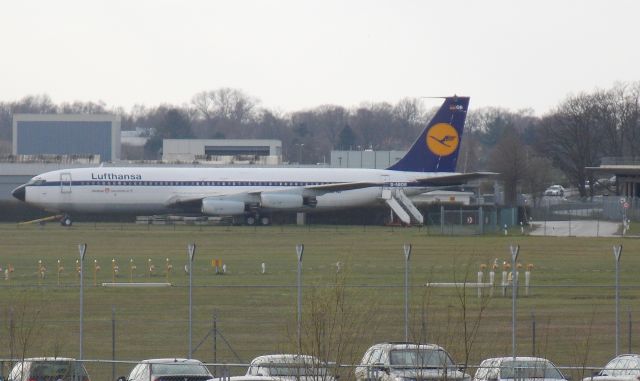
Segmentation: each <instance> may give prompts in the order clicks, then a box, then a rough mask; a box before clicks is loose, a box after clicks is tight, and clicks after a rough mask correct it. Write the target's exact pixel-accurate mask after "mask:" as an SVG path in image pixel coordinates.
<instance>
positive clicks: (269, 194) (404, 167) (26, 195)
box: [13, 96, 490, 225]
mask: <svg viewBox="0 0 640 381" xmlns="http://www.w3.org/2000/svg"><path fill="white" fill-rule="evenodd" d="M468 105H469V98H468V97H458V96H453V97H447V98H444V102H443V104H442V106H441V107H440V109H439V110H438V111H437V113H436V114H435V116H434V117H433V118H432V120H431V121H430V122H429V123H428V125H427V126H426V128H425V129H424V130H423V131H422V133H421V134H420V136H419V137H418V139H417V140H416V141H415V143H414V144H413V146H412V147H411V148H410V149H409V151H408V152H407V154H406V155H405V156H404V157H403V158H402V159H400V161H398V162H397V163H396V164H394V165H392V166H391V167H389V168H387V169H384V170H380V169H354V168H176V167H97V168H76V169H63V170H57V171H52V172H47V173H44V174H41V175H38V176H35V177H33V178H32V179H31V180H30V181H29V182H27V183H26V184H24V185H21V186H19V187H18V188H16V189H14V190H13V196H14V197H16V198H17V199H19V200H21V201H24V202H27V203H29V204H32V205H35V206H37V207H40V208H42V209H45V210H47V211H51V212H56V213H62V214H64V217H63V219H62V220H61V223H62V224H63V225H71V223H72V220H71V217H70V215H71V214H73V213H128V214H165V213H175V214H180V213H185V214H186V213H199V214H203V215H210V216H219V215H222V216H229V215H243V216H245V221H246V223H248V224H264V225H266V224H269V223H270V213H271V212H274V211H304V212H312V211H323V210H335V209H343V208H353V207H362V206H367V205H373V204H383V203H386V204H387V205H389V206H390V207H391V208H392V210H393V211H394V212H395V213H396V215H397V216H398V217H399V218H400V219H401V220H402V221H403V222H404V223H407V224H409V223H411V222H412V221H413V222H415V223H419V224H421V223H422V222H423V217H422V215H421V214H420V212H419V211H418V210H417V209H416V208H415V206H414V205H413V203H412V202H411V200H410V199H409V198H408V197H407V196H412V195H416V194H420V193H423V192H425V191H427V190H429V189H430V188H433V187H441V186H450V185H460V184H463V183H465V182H466V181H468V180H471V179H476V178H480V177H484V176H488V175H490V174H488V173H482V172H476V173H456V172H454V171H455V167H456V161H457V157H458V152H459V150H460V139H461V137H462V133H463V128H464V122H465V118H466V114H467V107H468Z"/></svg>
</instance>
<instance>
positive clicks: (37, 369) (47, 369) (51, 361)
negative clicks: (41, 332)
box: [8, 357, 89, 381]
mask: <svg viewBox="0 0 640 381" xmlns="http://www.w3.org/2000/svg"><path fill="white" fill-rule="evenodd" d="M76 375H78V376H77V377H76ZM28 380H52V381H74V380H80V381H89V375H88V374H87V370H86V369H85V367H84V365H83V364H82V363H79V362H77V361H76V360H75V359H72V358H67V357H36V358H27V359H24V360H22V361H19V362H17V363H16V364H15V365H14V366H13V368H12V369H11V371H10V372H9V377H8V381H28Z"/></svg>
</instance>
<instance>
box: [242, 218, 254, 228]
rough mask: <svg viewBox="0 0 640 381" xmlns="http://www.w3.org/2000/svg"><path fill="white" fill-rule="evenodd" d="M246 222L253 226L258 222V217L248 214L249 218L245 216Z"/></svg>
mask: <svg viewBox="0 0 640 381" xmlns="http://www.w3.org/2000/svg"><path fill="white" fill-rule="evenodd" d="M244 222H246V224H247V225H249V226H253V225H255V224H256V218H255V217H254V216H247V218H245V220H244Z"/></svg>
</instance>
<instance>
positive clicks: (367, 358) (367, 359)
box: [360, 350, 372, 364]
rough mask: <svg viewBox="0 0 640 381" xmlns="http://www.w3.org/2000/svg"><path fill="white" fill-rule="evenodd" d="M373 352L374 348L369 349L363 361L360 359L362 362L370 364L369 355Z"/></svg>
mask: <svg viewBox="0 0 640 381" xmlns="http://www.w3.org/2000/svg"><path fill="white" fill-rule="evenodd" d="M371 352H372V350H368V351H367V352H366V353H365V354H364V356H362V361H360V364H368V363H369V357H371Z"/></svg>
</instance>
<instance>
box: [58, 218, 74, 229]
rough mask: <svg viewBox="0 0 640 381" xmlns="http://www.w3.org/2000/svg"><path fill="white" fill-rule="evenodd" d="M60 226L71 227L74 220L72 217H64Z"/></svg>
mask: <svg viewBox="0 0 640 381" xmlns="http://www.w3.org/2000/svg"><path fill="white" fill-rule="evenodd" d="M60 225H62V226H66V227H69V226H71V225H73V220H71V217H69V216H64V217H62V219H61V220H60Z"/></svg>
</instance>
